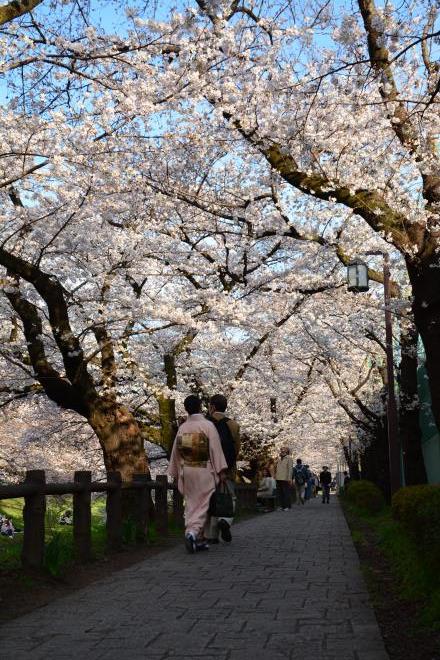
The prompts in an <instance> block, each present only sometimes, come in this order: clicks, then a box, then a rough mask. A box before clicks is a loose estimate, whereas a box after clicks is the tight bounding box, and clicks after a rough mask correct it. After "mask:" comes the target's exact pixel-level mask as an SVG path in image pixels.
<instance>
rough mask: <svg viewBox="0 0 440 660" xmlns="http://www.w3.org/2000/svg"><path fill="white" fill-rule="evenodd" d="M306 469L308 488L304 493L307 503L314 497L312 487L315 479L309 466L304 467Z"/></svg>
mask: <svg viewBox="0 0 440 660" xmlns="http://www.w3.org/2000/svg"><path fill="white" fill-rule="evenodd" d="M304 469H305V471H306V487H305V491H304V499H305V501H306V502H308V501H309V499H310V498H311V497H312V486H313V479H312V473H311V471H310V468H309V466H308V465H304Z"/></svg>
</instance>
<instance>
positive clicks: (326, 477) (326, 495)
mask: <svg viewBox="0 0 440 660" xmlns="http://www.w3.org/2000/svg"><path fill="white" fill-rule="evenodd" d="M319 481H320V482H321V488H322V503H323V504H325V503H326V502H327V504H330V484H331V483H332V475H331V472H330V471H329V469H328V467H327V465H323V467H322V472H321V473H320V475H319Z"/></svg>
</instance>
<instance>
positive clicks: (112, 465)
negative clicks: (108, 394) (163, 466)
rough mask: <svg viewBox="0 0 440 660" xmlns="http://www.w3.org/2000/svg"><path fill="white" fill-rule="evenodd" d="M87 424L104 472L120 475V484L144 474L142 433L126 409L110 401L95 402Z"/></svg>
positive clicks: (144, 461)
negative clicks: (121, 481) (91, 430)
mask: <svg viewBox="0 0 440 660" xmlns="http://www.w3.org/2000/svg"><path fill="white" fill-rule="evenodd" d="M88 421H89V424H90V426H91V427H92V428H93V430H94V431H95V433H96V435H97V437H98V439H99V443H100V445H101V447H102V451H103V454H104V464H105V468H106V470H107V472H115V471H118V472H120V473H121V476H122V480H123V481H131V479H132V477H133V474H141V473H147V472H148V461H147V456H146V454H145V449H144V441H143V438H142V433H141V430H140V428H139V426H138V424H137V422H136V420H135V419H134V417H133V415H132V414H131V412H130V411H129V410H128V408H126V407H125V406H122V405H120V404H118V403H116V402H115V401H114V400H113V399H112V398H108V399H104V398H99V399H98V400H97V401H96V402H94V403H93V405H92V407H91V411H90V416H89V418H88Z"/></svg>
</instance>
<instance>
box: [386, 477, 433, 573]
mask: <svg viewBox="0 0 440 660" xmlns="http://www.w3.org/2000/svg"><path fill="white" fill-rule="evenodd" d="M391 511H392V514H393V518H394V519H395V520H397V521H398V522H400V524H401V525H402V526H403V527H404V529H405V530H406V532H407V533H408V535H409V536H410V537H411V538H412V539H413V540H414V541H416V542H417V544H418V545H419V546H420V548H421V550H422V551H423V552H425V553H427V554H429V555H430V556H432V558H434V557H436V558H437V561H438V562H439V563H440V485H439V486H431V485H422V486H406V487H405V488H401V489H400V490H398V491H397V493H395V494H394V495H393V499H392V502H391Z"/></svg>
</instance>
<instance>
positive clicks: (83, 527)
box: [73, 470, 92, 562]
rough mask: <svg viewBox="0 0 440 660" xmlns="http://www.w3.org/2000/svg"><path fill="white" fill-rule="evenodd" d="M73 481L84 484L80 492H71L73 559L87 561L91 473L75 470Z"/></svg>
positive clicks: (90, 515) (90, 516) (89, 553)
mask: <svg viewBox="0 0 440 660" xmlns="http://www.w3.org/2000/svg"><path fill="white" fill-rule="evenodd" d="M74 481H75V483H78V484H81V485H84V486H85V489H84V490H83V491H82V492H80V493H73V547H74V553H75V559H76V560H77V561H79V562H87V561H89V560H90V557H91V550H92V530H91V525H92V512H91V508H90V503H91V492H90V485H91V483H92V473H91V472H89V471H86V470H81V471H77V472H75V476H74Z"/></svg>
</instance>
